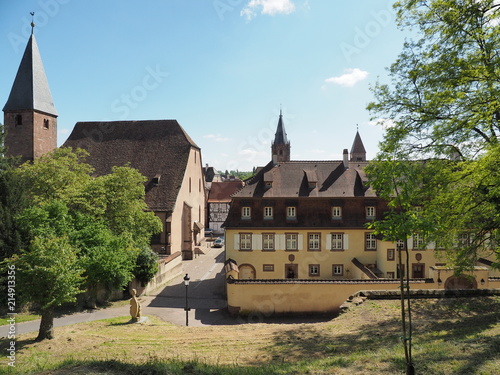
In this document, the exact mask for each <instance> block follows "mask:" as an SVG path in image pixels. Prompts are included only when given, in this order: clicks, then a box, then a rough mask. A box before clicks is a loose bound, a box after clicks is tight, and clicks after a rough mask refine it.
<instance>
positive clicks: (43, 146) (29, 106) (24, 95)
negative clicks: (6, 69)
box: [3, 24, 57, 161]
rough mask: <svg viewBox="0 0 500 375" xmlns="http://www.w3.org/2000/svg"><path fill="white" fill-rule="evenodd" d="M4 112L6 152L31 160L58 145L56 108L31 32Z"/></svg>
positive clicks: (24, 159)
mask: <svg viewBox="0 0 500 375" xmlns="http://www.w3.org/2000/svg"><path fill="white" fill-rule="evenodd" d="M32 27H34V24H32ZM32 31H33V30H32ZM3 112H4V125H5V130H6V136H5V146H6V148H7V155H9V156H22V161H26V160H33V159H34V158H37V157H39V156H41V155H43V154H45V153H46V152H49V151H51V150H53V149H55V148H56V147H57V111H56V108H55V106H54V102H53V100H52V94H51V92H50V88H49V84H48V82H47V77H46V75H45V69H44V68H43V63H42V59H41V57H40V52H39V50H38V45H37V43H36V39H35V35H34V34H33V33H32V34H31V36H30V38H29V40H28V44H27V46H26V50H25V51H24V55H23V57H22V60H21V63H20V65H19V69H18V71H17V75H16V78H15V80H14V84H13V85H12V89H11V91H10V95H9V98H8V99H7V103H6V104H5V106H4V108H3Z"/></svg>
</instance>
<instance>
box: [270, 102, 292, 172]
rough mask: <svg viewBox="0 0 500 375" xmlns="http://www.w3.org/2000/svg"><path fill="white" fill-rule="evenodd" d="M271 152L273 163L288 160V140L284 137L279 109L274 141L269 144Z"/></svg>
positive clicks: (281, 115) (283, 126) (283, 127)
mask: <svg viewBox="0 0 500 375" xmlns="http://www.w3.org/2000/svg"><path fill="white" fill-rule="evenodd" d="M271 154H272V157H273V163H275V164H276V163H281V162H284V161H290V142H289V141H288V139H287V137H286V132H285V125H284V124H283V114H282V112H281V109H280V117H279V120H278V127H277V129H276V134H275V135H274V141H273V144H272V145H271Z"/></svg>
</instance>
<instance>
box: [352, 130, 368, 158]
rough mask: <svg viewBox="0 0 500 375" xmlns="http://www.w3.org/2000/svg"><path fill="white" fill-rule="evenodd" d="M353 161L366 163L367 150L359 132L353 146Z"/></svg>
mask: <svg viewBox="0 0 500 375" xmlns="http://www.w3.org/2000/svg"><path fill="white" fill-rule="evenodd" d="M351 161H366V150H365V146H364V145H363V141H362V140H361V136H360V135H359V131H356V136H355V137H354V142H353V144H352V148H351Z"/></svg>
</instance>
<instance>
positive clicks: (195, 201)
mask: <svg viewBox="0 0 500 375" xmlns="http://www.w3.org/2000/svg"><path fill="white" fill-rule="evenodd" d="M184 203H186V204H188V205H189V206H190V207H191V223H190V228H191V229H192V228H193V223H194V221H198V222H200V223H202V224H203V225H204V224H205V223H204V222H205V219H204V218H205V190H204V184H203V171H202V160H201V153H200V150H198V149H196V148H191V151H190V153H189V159H188V163H187V167H186V170H185V172H184V178H183V180H182V186H181V188H180V190H179V194H178V195H177V200H176V202H175V207H174V212H173V213H172V224H171V233H172V235H171V241H172V246H171V253H174V252H176V251H181V250H182V235H181V233H182V210H183V206H184ZM203 235H204V233H201V236H198V239H200V238H201V237H203Z"/></svg>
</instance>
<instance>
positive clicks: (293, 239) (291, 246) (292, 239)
mask: <svg viewBox="0 0 500 375" xmlns="http://www.w3.org/2000/svg"><path fill="white" fill-rule="evenodd" d="M285 238H286V244H285V246H286V247H285V249H286V250H298V246H297V233H287V234H285Z"/></svg>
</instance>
